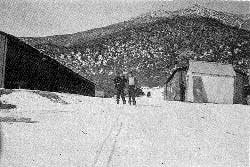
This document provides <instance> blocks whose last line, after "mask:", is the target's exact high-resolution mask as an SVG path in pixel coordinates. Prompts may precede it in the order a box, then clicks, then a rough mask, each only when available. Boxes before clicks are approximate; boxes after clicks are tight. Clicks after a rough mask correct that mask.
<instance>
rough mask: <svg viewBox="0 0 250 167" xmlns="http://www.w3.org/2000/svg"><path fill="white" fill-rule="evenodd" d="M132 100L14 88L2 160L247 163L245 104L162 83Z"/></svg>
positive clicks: (52, 166) (90, 164)
mask: <svg viewBox="0 0 250 167" xmlns="http://www.w3.org/2000/svg"><path fill="white" fill-rule="evenodd" d="M148 90H150V91H151V94H152V97H151V98H147V97H141V98H137V103H138V105H137V106H129V105H122V104H119V105H117V104H115V99H112V98H110V99H102V98H97V97H85V96H80V95H72V94H63V93H54V94H56V95H58V96H59V97H60V98H61V101H66V102H67V103H68V104H64V103H60V101H59V102H58V103H56V102H55V101H51V100H50V99H48V98H46V97H42V96H40V95H39V94H37V93H34V92H33V91H27V90H15V91H14V92H13V93H11V94H4V95H2V96H1V97H0V99H1V101H4V102H5V103H8V104H15V105H16V106H17V108H16V109H11V110H1V112H0V114H1V115H0V117H7V116H8V117H15V118H21V117H24V118H31V120H32V121H37V122H35V123H25V122H1V134H2V153H1V156H0V157H1V161H0V166H4V167H5V166H6V167H17V166H18V167H34V166H36V167H44V166H49V167H57V166H58V167H61V166H62V167H78V166H79V167H80V166H81V167H82V166H85V167H103V166H114V167H130V166H133V167H142V166H152V167H158V166H159V167H160V166H162V167H163V166H184V167H185V166H201V167H205V166H206V167H210V166H216V167H217V166H248V165H249V158H248V157H249V156H248V153H249V143H250V142H249V123H250V106H244V105H220V104H194V103H183V102H168V101H164V100H162V99H163V97H162V95H161V93H162V91H163V89H162V88H151V89H149V88H148V89H147V91H148Z"/></svg>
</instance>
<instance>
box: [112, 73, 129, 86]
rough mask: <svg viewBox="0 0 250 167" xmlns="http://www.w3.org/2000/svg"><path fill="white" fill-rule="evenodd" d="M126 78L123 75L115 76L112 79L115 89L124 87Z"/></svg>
mask: <svg viewBox="0 0 250 167" xmlns="http://www.w3.org/2000/svg"><path fill="white" fill-rule="evenodd" d="M127 82H128V80H127V79H126V78H125V77H120V76H117V77H115V79H114V84H115V88H116V89H124V88H125V87H126V83H127Z"/></svg>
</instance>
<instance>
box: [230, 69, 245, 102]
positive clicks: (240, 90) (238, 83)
mask: <svg viewBox="0 0 250 167" xmlns="http://www.w3.org/2000/svg"><path fill="white" fill-rule="evenodd" d="M247 84H248V78H247V76H244V75H242V74H239V73H236V77H235V82H234V98H233V100H234V104H246V103H247V101H246V92H244V86H245V85H247Z"/></svg>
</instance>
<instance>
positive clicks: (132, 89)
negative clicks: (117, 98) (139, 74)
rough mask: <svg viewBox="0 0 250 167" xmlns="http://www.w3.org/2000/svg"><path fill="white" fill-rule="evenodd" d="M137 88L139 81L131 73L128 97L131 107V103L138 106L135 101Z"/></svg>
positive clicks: (129, 75)
mask: <svg viewBox="0 0 250 167" xmlns="http://www.w3.org/2000/svg"><path fill="white" fill-rule="evenodd" d="M136 88H137V79H136V77H135V76H134V75H133V73H132V72H130V73H129V74H128V97H129V100H128V102H129V104H130V105H131V102H133V105H136V101H135V94H136ZM131 99H132V101H131Z"/></svg>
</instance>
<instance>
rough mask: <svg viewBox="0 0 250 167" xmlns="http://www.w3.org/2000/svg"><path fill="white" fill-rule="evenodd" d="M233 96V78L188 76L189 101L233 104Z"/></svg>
mask: <svg viewBox="0 0 250 167" xmlns="http://www.w3.org/2000/svg"><path fill="white" fill-rule="evenodd" d="M233 96H234V78H233V77H227V76H225V77H224V76H214V75H205V74H188V92H187V97H186V99H187V101H190V102H197V103H224V104H233Z"/></svg>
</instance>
